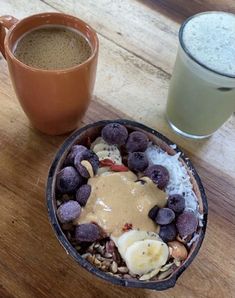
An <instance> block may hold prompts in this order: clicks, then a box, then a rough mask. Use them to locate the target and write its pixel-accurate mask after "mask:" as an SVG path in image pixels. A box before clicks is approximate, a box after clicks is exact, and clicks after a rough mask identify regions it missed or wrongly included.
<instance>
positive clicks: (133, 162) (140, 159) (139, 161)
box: [128, 152, 148, 172]
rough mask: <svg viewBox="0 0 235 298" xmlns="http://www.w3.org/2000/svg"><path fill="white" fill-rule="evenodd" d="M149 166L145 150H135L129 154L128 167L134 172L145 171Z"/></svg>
mask: <svg viewBox="0 0 235 298" xmlns="http://www.w3.org/2000/svg"><path fill="white" fill-rule="evenodd" d="M147 166H148V159H147V157H146V154H145V153H143V152H133V153H130V154H129V155H128V168H129V169H130V170H131V171H133V172H143V171H144V170H145V169H146V168H147Z"/></svg>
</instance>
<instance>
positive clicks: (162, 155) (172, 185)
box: [146, 145, 199, 215]
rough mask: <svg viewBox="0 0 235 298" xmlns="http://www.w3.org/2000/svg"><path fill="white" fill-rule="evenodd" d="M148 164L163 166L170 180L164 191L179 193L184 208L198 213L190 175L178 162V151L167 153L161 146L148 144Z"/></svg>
mask: <svg viewBox="0 0 235 298" xmlns="http://www.w3.org/2000/svg"><path fill="white" fill-rule="evenodd" d="M146 155H147V158H148V161H149V164H158V165H162V166H164V167H165V168H166V169H167V170H168V171H169V173H170V180H169V183H168V185H167V187H166V193H167V194H168V195H171V194H180V195H182V196H184V198H185V210H191V211H193V212H195V213H196V214H197V215H198V213H199V212H198V201H197V197H196V195H195V193H194V191H193V187H192V183H191V182H190V176H189V175H188V173H187V170H186V168H185V167H184V166H183V164H182V163H181V162H180V160H179V157H180V153H176V154H175V155H169V154H168V153H167V152H165V151H163V150H162V149H161V148H159V147H158V146H155V145H150V146H149V147H148V148H147V150H146Z"/></svg>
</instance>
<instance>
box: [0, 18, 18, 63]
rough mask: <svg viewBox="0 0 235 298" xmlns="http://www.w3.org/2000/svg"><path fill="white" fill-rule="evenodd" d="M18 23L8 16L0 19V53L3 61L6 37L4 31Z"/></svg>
mask: <svg viewBox="0 0 235 298" xmlns="http://www.w3.org/2000/svg"><path fill="white" fill-rule="evenodd" d="M18 21H19V20H17V19H16V18H14V17H12V16H9V15H5V16H2V17H0V52H1V53H2V55H3V57H4V58H5V59H6V55H5V48H4V40H5V36H6V29H10V28H11V27H12V26H13V25H14V24H16V23H17V22H18Z"/></svg>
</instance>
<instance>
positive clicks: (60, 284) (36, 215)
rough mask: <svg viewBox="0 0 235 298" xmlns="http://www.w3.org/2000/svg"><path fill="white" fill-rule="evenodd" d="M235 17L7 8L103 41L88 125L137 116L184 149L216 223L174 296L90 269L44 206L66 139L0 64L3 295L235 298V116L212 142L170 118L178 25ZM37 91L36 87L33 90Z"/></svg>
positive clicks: (154, 6)
mask: <svg viewBox="0 0 235 298" xmlns="http://www.w3.org/2000/svg"><path fill="white" fill-rule="evenodd" d="M212 9H221V10H229V11H234V12H235V9H234V1H232V0H223V1H217V3H216V1H212V0H207V1H199V0H198V1H196V0H195V1H190V3H189V1H187V0H185V1H183V0H180V1H173V0H172V1H170V0H168V1H157V0H156V1H134V0H125V1H124V0H123V1H120V0H118V1H114V0H113V1H108V0H99V1H91V0H79V1H72V0H68V1H65V0H64V1H63V0H60V1H55V0H46V1H27V0H19V1H16V0H15V1H13V0H11V1H8V0H0V13H1V14H12V15H14V16H16V17H18V18H22V17H24V16H27V15H30V14H33V13H37V12H42V11H54V10H58V11H63V12H66V13H70V14H73V15H76V16H78V17H80V18H82V19H83V20H85V21H87V22H89V23H90V24H91V25H92V26H93V27H94V28H95V29H96V30H97V31H98V33H99V39H100V44H101V47H100V59H99V67H98V73H97V82H96V89H95V95H96V97H95V99H94V101H93V102H92V104H91V105H90V108H89V110H88V112H87V113H86V116H85V118H84V119H83V121H82V123H81V125H84V124H86V123H90V122H93V121H96V120H100V119H115V118H118V117H132V118H134V119H135V120H137V121H141V122H143V123H145V124H147V125H150V126H152V127H153V128H155V129H157V130H159V131H160V132H161V133H163V134H165V135H166V136H167V137H169V138H170V139H172V140H173V141H174V142H176V143H177V144H178V145H180V146H181V147H182V148H183V149H184V150H185V152H186V153H188V155H189V156H190V158H191V159H192V161H193V162H194V164H195V166H196V168H197V170H198V172H199V174H200V176H201V178H202V181H203V184H204V186H205V189H206V193H207V196H208V203H209V223H208V229H207V235H206V238H205V240H204V243H203V246H202V249H201V250H200V252H199V255H198V256H197V258H196V259H195V261H194V262H193V264H192V265H191V266H190V267H189V268H188V269H187V271H186V272H185V273H184V274H183V275H182V276H181V277H180V279H179V280H178V282H177V285H176V286H175V288H174V289H170V290H168V291H165V292H161V293H157V292H154V291H147V290H140V289H138V290H136V289H123V288H121V287H118V286H112V285H110V284H108V283H106V282H104V281H102V280H100V279H97V278H94V276H92V275H90V274H89V273H88V272H86V271H85V270H83V269H81V268H80V267H79V266H78V265H77V264H76V263H75V262H74V261H73V260H72V258H70V257H69V256H67V255H66V253H65V251H64V250H63V248H62V247H61V246H60V245H59V243H58V242H57V240H56V238H55V236H54V235H53V231H52V229H51V227H50V225H49V222H48V218H47V212H46V207H45V183H46V179H47V173H48V169H49V166H50V163H51V161H52V159H53V156H54V155H55V152H56V150H57V149H58V147H59V145H60V144H61V143H62V142H63V141H64V139H65V137H66V136H58V137H49V136H45V135H43V134H41V133H39V132H37V131H35V130H34V129H33V128H32V127H31V125H30V124H29V122H28V120H27V118H26V116H25V115H24V113H23V111H22V110H21V108H20V106H19V103H18V101H17V99H16V97H15V95H14V92H13V90H12V87H11V82H10V79H9V76H8V70H7V65H6V62H5V61H4V60H3V59H1V60H0V103H1V110H0V204H1V207H0V218H1V220H0V231H1V232H0V297H1V298H2V297H3V298H7V297H11V298H12V297H14V298H16V297H29V298H31V297H52V298H54V297H56V298H57V297H58V298H59V297H88V298H89V297H120V296H121V297H131V298H132V297H133V298H134V297H163V298H164V297H182V298H184V297H186V298H188V297H189V298H190V297H197V298H198V297H222V298H223V297H225V298H234V297H235V258H234V256H235V149H234V148H235V117H234V116H233V117H231V119H230V120H229V121H228V122H227V123H226V124H225V125H224V126H223V127H222V128H221V129H220V130H219V131H218V132H217V133H215V135H214V136H213V137H211V138H210V139H208V140H205V141H191V140H186V139H183V138H181V137H179V136H177V135H175V134H174V133H173V132H172V131H171V130H170V129H169V128H168V126H167V124H166V121H165V119H164V109H165V103H166V96H167V88H168V84H169V79H170V74H171V71H172V67H173V63H174V59H175V55H176V50H177V31H178V28H179V23H178V22H180V21H182V20H183V19H184V18H185V17H187V16H189V15H192V14H194V13H195V12H198V11H199V10H200V11H201V10H212ZM29 88H30V87H29Z"/></svg>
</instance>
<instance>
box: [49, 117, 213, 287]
mask: <svg viewBox="0 0 235 298" xmlns="http://www.w3.org/2000/svg"><path fill="white" fill-rule="evenodd" d="M47 208H48V213H49V219H50V222H51V225H52V227H53V229H54V231H55V234H56V237H57V239H58V240H59V242H60V243H61V245H62V246H63V247H64V249H65V250H66V252H67V253H68V254H69V255H71V256H72V257H73V258H74V259H75V260H76V262H78V263H79V264H80V265H81V266H82V267H84V268H86V269H87V270H88V271H89V272H91V273H93V274H94V275H96V276H98V277H100V278H102V279H104V280H106V281H109V282H111V283H113V284H117V285H122V286H126V287H136V288H147V289H154V290H164V289H168V288H170V287H173V286H174V285H175V283H176V281H177V279H178V277H179V276H180V275H181V274H182V272H183V271H184V270H185V269H186V268H187V267H188V266H189V264H190V263H191V262H192V261H193V259H194V258H195V256H196V255H197V253H198V251H199V249H200V246H201V244H202V241H203V238H204V235H205V230H206V224H207V199H206V195H205V192H204V189H203V186H202V183H201V181H200V178H199V176H198V174H197V172H196V171H195V169H194V167H193V165H192V163H191V162H190V160H189V159H188V158H187V157H185V155H184V153H183V152H182V151H180V149H179V148H178V147H177V146H176V145H175V144H173V143H172V142H171V141H169V140H168V139H167V138H165V137H164V136H162V135H161V134H159V133H158V132H157V131H154V130H152V129H150V128H148V127H146V126H144V125H142V124H140V123H137V122H133V121H129V120H115V121H109V120H104V121H100V122H96V123H93V124H90V125H87V126H86V127H83V128H81V129H79V130H77V131H76V132H75V133H73V134H72V135H71V136H70V137H69V138H68V139H67V140H66V141H65V142H64V144H63V145H62V146H61V148H60V149H59V151H58V152H57V154H56V156H55V159H54V161H53V163H52V166H51V168H50V171H49V176H48V183H47Z"/></svg>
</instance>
